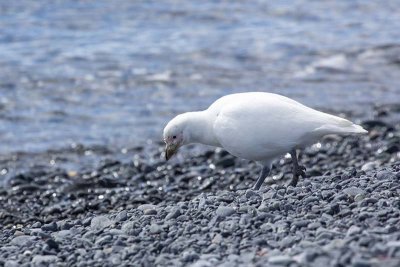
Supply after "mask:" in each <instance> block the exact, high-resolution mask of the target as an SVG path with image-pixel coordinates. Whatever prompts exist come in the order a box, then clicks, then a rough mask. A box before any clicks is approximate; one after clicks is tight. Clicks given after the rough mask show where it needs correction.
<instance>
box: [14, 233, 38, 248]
mask: <svg viewBox="0 0 400 267" xmlns="http://www.w3.org/2000/svg"><path fill="white" fill-rule="evenodd" d="M35 240H36V237H34V236H29V235H21V236H17V237H14V239H13V240H11V242H10V244H12V245H15V246H19V247H22V246H30V245H32V244H33V242H34V241H35Z"/></svg>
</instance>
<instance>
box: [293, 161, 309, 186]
mask: <svg viewBox="0 0 400 267" xmlns="http://www.w3.org/2000/svg"><path fill="white" fill-rule="evenodd" d="M305 176H306V167H304V166H301V165H298V166H295V167H293V178H292V180H291V181H290V183H289V185H291V186H293V187H294V186H296V185H297V183H298V182H299V177H302V178H304V177H305Z"/></svg>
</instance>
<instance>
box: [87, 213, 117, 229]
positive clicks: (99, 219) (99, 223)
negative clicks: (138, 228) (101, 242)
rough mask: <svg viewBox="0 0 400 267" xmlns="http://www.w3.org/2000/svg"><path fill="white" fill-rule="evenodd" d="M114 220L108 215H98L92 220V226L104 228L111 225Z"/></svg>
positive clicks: (93, 227)
mask: <svg viewBox="0 0 400 267" xmlns="http://www.w3.org/2000/svg"><path fill="white" fill-rule="evenodd" d="M112 223H113V222H112V221H111V220H110V219H109V218H108V217H106V216H96V217H94V218H93V219H92V220H91V222H90V228H92V229H93V230H97V231H98V230H103V229H104V228H106V227H108V226H110V225H111V224H112Z"/></svg>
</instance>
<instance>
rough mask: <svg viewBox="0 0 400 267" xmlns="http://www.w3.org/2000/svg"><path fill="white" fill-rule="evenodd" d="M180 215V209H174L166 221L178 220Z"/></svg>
mask: <svg viewBox="0 0 400 267" xmlns="http://www.w3.org/2000/svg"><path fill="white" fill-rule="evenodd" d="M179 215H181V211H180V209H179V208H176V207H175V208H172V210H171V211H170V212H169V213H168V214H167V216H166V217H165V219H166V220H171V219H175V218H177V217H178V216H179Z"/></svg>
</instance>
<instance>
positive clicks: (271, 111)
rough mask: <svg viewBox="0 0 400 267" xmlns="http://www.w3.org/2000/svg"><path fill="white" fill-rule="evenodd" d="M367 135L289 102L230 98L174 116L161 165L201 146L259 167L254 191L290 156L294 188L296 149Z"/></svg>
mask: <svg viewBox="0 0 400 267" xmlns="http://www.w3.org/2000/svg"><path fill="white" fill-rule="evenodd" d="M362 133H367V131H366V130H365V129H363V128H362V127H361V126H359V125H356V124H354V123H352V122H351V121H348V120H346V119H343V118H340V117H337V116H333V115H330V114H327V113H324V112H320V111H317V110H315V109H312V108H309V107H307V106H304V105H303V104H300V103H299V102H297V101H295V100H292V99H290V98H288V97H285V96H281V95H278V94H272V93H263V92H248V93H238V94H231V95H226V96H224V97H221V98H220V99H218V100H216V101H215V102H214V103H213V104H212V105H211V106H210V107H209V108H208V109H206V110H203V111H197V112H187V113H183V114H180V115H178V116H176V117H175V118H174V119H172V120H171V121H170V122H169V123H168V124H167V126H166V127H165V129H164V142H165V143H166V150H165V156H166V160H168V159H170V158H171V157H172V156H173V155H174V154H175V153H176V152H177V151H178V149H179V147H181V146H183V145H186V144H191V143H200V144H204V145H210V146H215V147H221V148H223V149H225V150H226V151H228V152H229V153H230V154H232V155H234V156H236V157H239V158H243V159H248V160H253V161H256V162H258V163H259V164H260V165H261V166H262V169H261V173H260V176H259V178H258V180H257V182H256V183H255V185H254V187H253V189H255V190H258V189H260V187H261V185H262V183H263V182H264V180H265V178H266V177H267V176H268V174H269V172H270V170H271V164H272V161H273V160H274V159H276V158H277V157H280V156H282V155H284V154H286V153H290V155H291V158H292V162H293V178H292V180H291V182H290V184H289V185H292V186H296V184H297V182H298V179H299V177H304V176H305V168H304V167H303V166H301V165H299V163H298V159H297V154H296V149H302V148H304V147H306V146H309V145H312V144H314V143H317V142H318V140H319V139H321V138H322V137H323V136H325V135H328V134H362Z"/></svg>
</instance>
